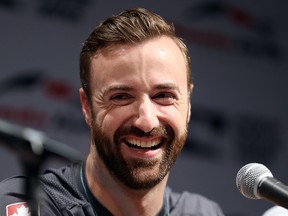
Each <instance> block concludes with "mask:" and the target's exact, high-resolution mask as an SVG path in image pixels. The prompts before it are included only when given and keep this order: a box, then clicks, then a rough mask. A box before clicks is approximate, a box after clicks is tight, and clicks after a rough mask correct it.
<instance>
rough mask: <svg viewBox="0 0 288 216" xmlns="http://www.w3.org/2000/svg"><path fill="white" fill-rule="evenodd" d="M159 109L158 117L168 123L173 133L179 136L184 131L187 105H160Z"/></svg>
mask: <svg viewBox="0 0 288 216" xmlns="http://www.w3.org/2000/svg"><path fill="white" fill-rule="evenodd" d="M159 111H160V112H161V117H160V116H159V118H161V120H163V121H165V122H166V123H167V124H169V125H170V126H171V127H172V128H173V130H174V132H175V134H178V136H181V135H182V134H183V133H184V132H185V130H186V128H187V121H188V119H187V118H188V107H182V108H180V107H162V108H161V109H160V110H159Z"/></svg>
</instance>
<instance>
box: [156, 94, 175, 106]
mask: <svg viewBox="0 0 288 216" xmlns="http://www.w3.org/2000/svg"><path fill="white" fill-rule="evenodd" d="M176 99H177V98H176V96H175V94H173V93H166V92H163V93H159V94H157V95H155V96H154V97H153V100H154V101H156V102H157V103H159V104H162V105H171V104H173V103H174V102H175V101H176Z"/></svg>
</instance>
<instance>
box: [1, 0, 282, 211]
mask: <svg viewBox="0 0 288 216" xmlns="http://www.w3.org/2000/svg"><path fill="white" fill-rule="evenodd" d="M138 6H141V7H146V8H148V9H150V10H152V11H155V12H157V13H159V14H161V15H162V16H164V17H165V18H166V19H167V20H169V21H171V22H173V23H174V25H175V27H176V29H177V31H178V33H179V34H180V35H181V36H182V37H183V38H184V39H185V41H186V42H187V44H188V46H189V50H190V53H191V56H192V71H193V79H194V83H195V89H194V92H193V95H192V98H191V102H192V120H191V124H190V133H189V139H188V141H187V144H186V148H185V150H184V152H183V154H182V155H181V157H180V158H179V160H178V161H177V163H176V165H175V167H174V168H173V170H172V173H171V178H170V181H169V184H170V185H171V186H173V188H174V189H175V190H178V191H182V190H189V191H194V192H197V193H201V194H203V195H205V196H207V197H209V198H211V199H214V200H216V201H217V202H218V203H219V204H220V205H221V206H222V208H223V210H224V212H225V214H226V215H230V216H240V215H245V216H255V215H261V213H262V212H264V211H265V210H266V209H267V208H269V207H270V206H272V204H270V203H268V202H266V201H262V200H261V201H260V200H259V201H258V200H257V201H255V200H248V199H246V198H244V197H242V195H240V193H239V192H238V191H237V189H236V186H235V177H236V173H237V172H238V170H239V169H240V168H241V167H242V166H243V165H245V164H246V163H248V162H261V163H264V164H265V165H266V166H268V167H269V169H270V170H271V171H272V173H273V174H274V176H275V177H277V178H278V179H280V180H281V181H282V182H284V183H285V182H286V183H288V175H287V165H288V157H287V153H288V149H287V141H288V137H287V133H286V131H287V129H288V115H287V114H288V109H287V108H288V102H287V98H288V91H287V89H286V86H287V83H288V76H287V74H286V73H287V69H288V62H287V54H288V53H287V51H288V42H287V38H288V32H287V30H288V28H287V24H286V20H287V18H288V17H287V16H288V15H287V12H286V10H287V3H286V1H280V0H279V1H273V3H272V2H271V1H268V0H254V1H236V0H234V1H232V0H230V1H225V2H224V1H212V0H207V1H201V0H194V1H188V0H182V1H172V0H169V1H165V2H164V1H163V3H160V2H159V1H158V2H157V1H152V0H147V1H145V2H144V1H139V0H138V1H128V0H123V1H112V0H106V1H100V0H98V1H92V0H83V1H80V0H70V1H63V0H38V1H36V0H35V1H28V0H26V1H25V0H6V1H4V0H2V1H1V0H0V28H1V30H0V70H1V73H0V118H1V119H5V120H9V121H11V122H13V123H15V124H17V125H18V124H19V125H22V126H24V127H32V128H36V129H39V130H41V131H44V132H45V133H47V135H48V136H49V137H51V138H53V139H55V140H59V141H61V142H63V143H66V144H68V145H71V147H73V148H75V149H78V150H79V151H81V152H83V154H84V155H85V154H86V153H87V151H88V147H89V130H88V128H87V127H86V126H85V124H84V120H83V118H82V112H81V108H80V103H79V99H78V88H79V86H80V84H79V83H80V82H79V76H78V56H79V52H80V49H81V43H82V42H83V41H84V39H85V38H86V37H87V36H88V34H89V33H90V31H91V30H92V28H93V27H94V26H96V25H97V24H98V23H99V21H100V20H103V19H105V18H106V17H107V16H110V15H111V14H116V13H118V12H120V11H122V10H123V9H127V8H131V7H138ZM60 165H62V163H60V162H58V161H55V160H51V161H49V163H47V164H46V166H55V167H56V166H60ZM21 168H22V167H21V166H20V162H19V160H18V159H17V156H16V154H15V153H12V152H10V151H8V150H7V149H6V148H3V147H2V146H1V144H0V170H1V172H0V180H2V179H4V178H6V177H8V176H10V175H15V174H18V173H21V172H22V169H21Z"/></svg>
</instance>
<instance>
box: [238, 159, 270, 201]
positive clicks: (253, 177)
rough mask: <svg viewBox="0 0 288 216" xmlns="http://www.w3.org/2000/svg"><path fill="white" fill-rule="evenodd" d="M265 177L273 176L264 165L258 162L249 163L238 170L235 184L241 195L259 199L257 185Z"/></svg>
mask: <svg viewBox="0 0 288 216" xmlns="http://www.w3.org/2000/svg"><path fill="white" fill-rule="evenodd" d="M266 177H273V175H272V173H271V172H270V170H269V169H268V168H267V167H266V166H264V165H263V164H259V163H249V164H246V165H245V166H243V167H242V168H241V169H240V170H239V171H238V173H237V176H236V185H237V188H238V190H239V191H240V193H241V194H242V195H243V196H245V197H247V198H249V199H261V198H260V197H259V196H258V195H257V194H258V192H257V190H258V185H259V183H260V182H261V181H262V180H263V179H264V178H266Z"/></svg>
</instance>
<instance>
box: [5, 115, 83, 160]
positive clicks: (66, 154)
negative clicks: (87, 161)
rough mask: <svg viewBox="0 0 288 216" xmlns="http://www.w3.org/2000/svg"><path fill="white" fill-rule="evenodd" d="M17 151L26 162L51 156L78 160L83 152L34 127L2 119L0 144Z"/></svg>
mask: <svg viewBox="0 0 288 216" xmlns="http://www.w3.org/2000/svg"><path fill="white" fill-rule="evenodd" d="M1 144H3V145H4V146H5V147H7V148H9V149H10V150H12V151H14V152H16V153H17V154H18V155H19V156H20V158H22V159H23V160H24V161H25V162H32V163H34V162H39V161H40V160H43V159H46V158H47V157H48V156H49V157H55V158H58V159H62V160H63V159H64V160H69V161H78V160H81V159H82V156H81V154H80V153H79V152H78V151H76V150H74V149H72V148H71V147H69V146H68V145H65V144H63V143H61V142H58V141H56V140H53V139H51V138H48V137H47V136H45V134H44V133H42V132H40V131H37V130H34V129H32V128H24V127H21V126H17V125H14V124H11V123H9V122H7V121H4V120H0V145H1Z"/></svg>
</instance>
